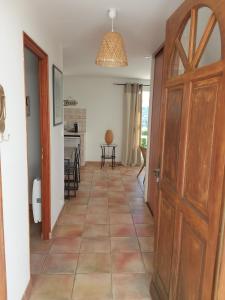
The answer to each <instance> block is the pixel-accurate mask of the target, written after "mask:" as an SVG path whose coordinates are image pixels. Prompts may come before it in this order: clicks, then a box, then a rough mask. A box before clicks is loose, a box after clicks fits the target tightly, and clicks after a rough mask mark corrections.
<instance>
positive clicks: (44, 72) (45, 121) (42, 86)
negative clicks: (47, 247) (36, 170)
mask: <svg viewBox="0 0 225 300" xmlns="http://www.w3.org/2000/svg"><path fill="white" fill-rule="evenodd" d="M23 44H24V48H27V49H29V50H30V51H32V52H33V53H34V54H35V55H36V56H37V57H38V69H39V98H40V141H41V156H42V159H41V197H42V238H43V239H44V240H48V239H49V238H50V231H51V188H50V183H51V181H50V176H51V175H50V116H49V76H48V71H49V70H48V55H47V54H46V53H45V52H44V51H43V50H42V49H41V48H40V47H39V46H38V45H37V44H36V43H35V42H34V41H33V40H32V39H31V38H30V37H29V36H28V35H27V34H26V33H25V32H24V33H23Z"/></svg>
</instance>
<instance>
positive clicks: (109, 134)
mask: <svg viewBox="0 0 225 300" xmlns="http://www.w3.org/2000/svg"><path fill="white" fill-rule="evenodd" d="M105 142H106V144H107V145H110V144H112V142H113V132H112V130H110V129H108V130H106V132H105Z"/></svg>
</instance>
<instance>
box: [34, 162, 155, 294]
mask: <svg viewBox="0 0 225 300" xmlns="http://www.w3.org/2000/svg"><path fill="white" fill-rule="evenodd" d="M137 172H138V169H137V168H124V167H121V166H119V167H117V168H115V169H114V170H112V169H110V168H109V167H106V168H104V169H102V170H101V169H99V166H96V165H94V164H88V165H87V166H86V167H84V168H83V169H82V172H81V179H82V181H81V184H80V189H79V191H78V193H77V197H76V198H71V200H68V201H66V203H65V206H64V208H63V211H62V213H61V215H60V218H59V219H58V221H57V225H56V227H55V230H54V232H53V238H52V240H50V241H43V240H41V239H40V237H39V236H40V235H39V234H38V232H37V231H36V230H35V229H34V230H33V231H32V238H31V272H32V285H33V289H32V294H31V298H30V299H32V300H112V299H113V300H149V299H151V297H150V294H149V284H150V278H151V274H152V262H153V219H152V216H151V214H150V212H149V209H148V207H147V206H146V204H145V203H144V200H143V190H142V187H141V185H140V183H139V182H138V181H137V178H136V174H137Z"/></svg>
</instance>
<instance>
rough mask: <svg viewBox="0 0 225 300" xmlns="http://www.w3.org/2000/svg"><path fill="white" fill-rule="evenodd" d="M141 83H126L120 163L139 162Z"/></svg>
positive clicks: (137, 163)
mask: <svg viewBox="0 0 225 300" xmlns="http://www.w3.org/2000/svg"><path fill="white" fill-rule="evenodd" d="M141 107H142V85H140V84H126V85H125V88H124V102H123V145H122V164H123V165H124V166H138V165H140V164H141V152H140V149H139V145H140V140H141Z"/></svg>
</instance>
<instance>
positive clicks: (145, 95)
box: [141, 91, 150, 148]
mask: <svg viewBox="0 0 225 300" xmlns="http://www.w3.org/2000/svg"><path fill="white" fill-rule="evenodd" d="M149 96H150V92H149V91H143V92H142V114H141V146H142V147H145V148H147V144H148V118H149Z"/></svg>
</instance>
